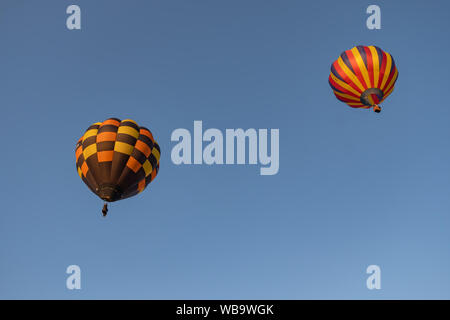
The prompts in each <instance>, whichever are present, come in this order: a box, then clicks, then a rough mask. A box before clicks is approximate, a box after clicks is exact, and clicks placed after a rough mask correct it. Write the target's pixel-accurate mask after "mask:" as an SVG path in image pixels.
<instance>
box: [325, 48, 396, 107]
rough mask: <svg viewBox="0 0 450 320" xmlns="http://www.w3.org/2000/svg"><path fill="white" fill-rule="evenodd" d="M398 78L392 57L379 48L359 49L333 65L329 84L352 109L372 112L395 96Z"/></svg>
mask: <svg viewBox="0 0 450 320" xmlns="http://www.w3.org/2000/svg"><path fill="white" fill-rule="evenodd" d="M397 78H398V70H397V68H396V66H395V62H394V59H393V58H392V56H391V55H390V54H389V53H387V52H385V51H383V50H381V49H380V48H378V47H375V46H357V47H354V48H352V49H350V50H347V51H344V52H343V53H342V54H341V55H340V57H339V58H338V59H337V60H336V61H335V62H333V64H332V65H331V72H330V76H329V78H328V82H329V84H330V86H331V88H332V89H333V92H334V94H335V95H336V98H338V99H339V100H341V101H342V102H345V103H346V104H348V105H349V106H350V107H352V108H371V107H373V106H375V105H378V104H380V103H381V102H383V101H384V100H385V99H386V98H387V97H388V96H389V95H390V94H391V93H392V91H393V90H394V85H395V82H396V81H397Z"/></svg>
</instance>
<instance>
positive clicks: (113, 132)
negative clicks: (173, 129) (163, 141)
mask: <svg viewBox="0 0 450 320" xmlns="http://www.w3.org/2000/svg"><path fill="white" fill-rule="evenodd" d="M160 154H161V150H160V148H159V146H158V144H157V143H156V141H155V140H154V138H153V135H152V133H151V132H150V130H148V129H147V128H145V127H140V126H138V124H137V123H136V122H135V121H133V120H130V119H126V120H122V121H121V120H119V119H116V118H110V119H107V120H105V121H103V122H97V123H94V124H93V125H91V126H90V127H89V128H88V129H87V130H86V132H85V133H84V135H83V136H82V137H81V138H80V139H79V140H78V143H77V145H76V148H75V157H76V167H77V171H78V175H79V176H80V178H81V179H82V180H83V182H84V183H85V184H86V185H87V186H88V187H89V189H90V190H91V191H92V192H93V193H95V194H96V195H97V196H98V197H100V198H101V199H102V200H104V201H105V204H104V206H103V210H102V212H103V216H106V213H107V211H108V206H107V202H113V201H118V200H122V199H126V198H129V197H132V196H134V195H136V194H138V193H140V192H142V191H143V190H144V189H145V187H147V185H148V184H149V183H150V182H151V181H152V180H153V179H154V178H155V177H156V175H157V174H158V170H159V159H160Z"/></svg>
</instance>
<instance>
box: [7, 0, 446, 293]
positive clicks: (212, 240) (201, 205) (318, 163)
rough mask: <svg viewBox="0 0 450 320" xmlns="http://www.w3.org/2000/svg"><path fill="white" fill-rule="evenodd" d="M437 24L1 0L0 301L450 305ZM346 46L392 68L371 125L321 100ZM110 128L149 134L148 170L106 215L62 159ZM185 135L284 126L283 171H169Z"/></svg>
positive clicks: (346, 7)
mask: <svg viewBox="0 0 450 320" xmlns="http://www.w3.org/2000/svg"><path fill="white" fill-rule="evenodd" d="M70 4H78V5H79V6H80V7H81V11H82V12H81V14H82V29H81V30H79V31H76V30H73V31H70V30H68V29H67V28H66V18H67V16H68V15H67V14H66V8H67V6H69V5H70ZM370 4H378V5H380V7H381V10H382V29H381V30H376V31H375V30H368V29H367V27H366V18H367V17H368V15H367V14H366V8H367V7H368V6H369V5H370ZM449 15H450V4H449V2H448V1H356V0H355V1H310V2H309V3H308V2H306V1H287V0H283V1H272V0H269V1H257V0H245V1H242V0H227V1H222V0H220V1H219V0H213V1H206V0H195V1H172V0H171V1H112V0H108V1H66V0H62V1H61V0H58V1H18V0H14V1H13V0H2V1H1V2H0V46H1V47H0V66H1V68H0V108H1V115H2V121H1V125H0V134H1V137H2V143H1V146H2V148H1V150H2V151H1V157H0V168H2V170H1V180H2V182H1V184H0V188H1V192H0V194H1V199H2V201H1V214H0V298H10V299H19V298H37V299H49V298H57V299H231V298H234V299H244V298H245V299H330V298H338V299H354V298H357V299H393V298H400V299H403V298H405V299H406V298H414V299H416V298H425V299H427V298H437V299H441V298H446V299H449V298H450V241H449V240H450V236H449V234H450V233H449V231H450V197H449V195H450V148H449V135H450V126H449V119H450V108H449V105H448V99H447V96H448V92H449V87H450V86H449V85H450V80H449V73H450V62H449V61H450V60H449V56H450V55H449V54H450V40H449V37H448V31H449V30H450V19H449ZM355 45H377V46H379V47H381V48H382V49H383V50H386V51H388V52H389V53H391V54H392V55H393V57H394V58H395V61H396V64H397V67H398V70H399V78H398V81H397V84H396V88H395V91H394V93H393V94H392V95H391V96H390V97H389V98H388V99H387V100H386V101H385V103H384V104H383V111H382V113H381V114H375V113H373V112H371V111H367V110H356V109H352V108H349V107H348V106H346V105H345V104H344V103H342V102H340V101H338V100H337V99H336V98H335V97H334V95H333V93H332V91H331V89H330V87H329V85H328V75H329V70H330V65H331V63H332V62H333V61H334V60H335V59H336V58H337V57H338V56H339V54H340V53H341V52H342V51H344V50H346V49H350V48H352V47H353V46H355ZM108 117H118V118H121V119H125V118H131V119H135V120H136V121H137V122H138V123H139V124H141V125H143V126H146V127H148V128H150V130H152V132H153V134H154V136H155V138H156V140H157V141H158V143H159V145H160V146H161V150H162V158H161V169H160V172H159V175H158V176H157V178H156V179H155V180H154V181H153V182H152V184H151V185H150V186H149V187H148V188H147V189H146V190H145V191H144V192H143V193H142V194H140V195H138V196H137V197H134V198H132V199H129V200H126V201H120V202H117V203H113V204H112V205H111V207H110V212H109V216H108V217H107V218H106V219H104V218H102V216H101V207H102V201H101V200H100V199H98V198H97V197H96V196H95V195H94V194H92V193H91V192H90V191H89V190H88V188H87V187H86V186H85V185H84V184H83V183H82V181H81V180H80V178H79V177H78V175H77V173H76V169H75V152H74V147H75V144H76V142H77V140H78V138H79V137H80V136H81V135H82V134H83V132H84V130H85V129H86V128H87V127H88V126H89V125H90V124H91V123H94V122H98V121H103V120H105V119H107V118H108ZM194 120H202V121H203V127H204V128H205V129H206V128H219V129H221V130H223V132H224V131H225V129H226V128H244V129H247V128H256V129H258V128H279V129H280V171H279V173H278V174H277V175H275V176H261V175H259V166H257V165H245V166H242V165H241V166H238V165H234V166H233V165H232V166H227V165H222V166H219V165H215V166H207V165H201V166H194V165H191V166H187V165H182V166H176V165H174V164H172V162H171V159H170V152H171V149H172V147H173V146H174V145H175V143H172V142H171V141H170V135H171V133H172V131H173V130H175V129H177V128H187V129H189V130H191V131H192V130H193V121H194ZM71 264H76V265H79V266H80V267H81V272H82V284H81V285H82V289H81V290H72V291H70V290H68V289H67V288H66V278H67V277H68V275H67V274H66V268H67V266H69V265H71ZM371 264H376V265H379V266H380V267H381V285H382V289H381V290H368V289H367V288H366V278H367V277H368V275H367V274H366V268H367V266H369V265H371Z"/></svg>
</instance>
